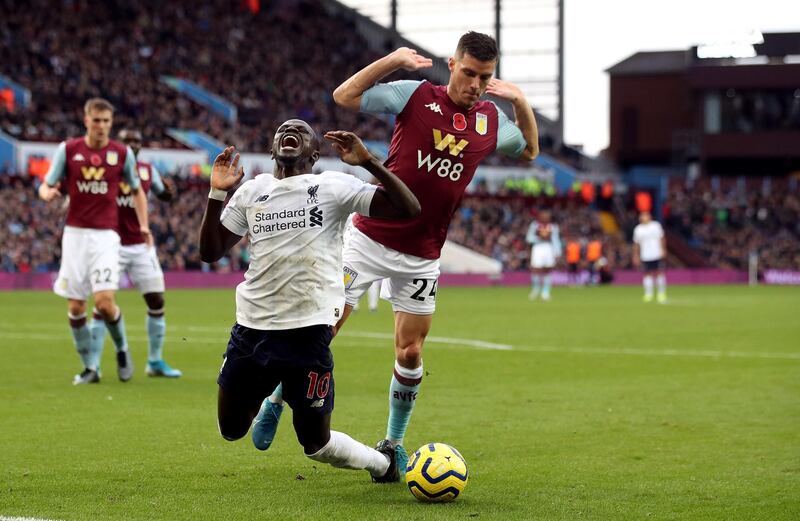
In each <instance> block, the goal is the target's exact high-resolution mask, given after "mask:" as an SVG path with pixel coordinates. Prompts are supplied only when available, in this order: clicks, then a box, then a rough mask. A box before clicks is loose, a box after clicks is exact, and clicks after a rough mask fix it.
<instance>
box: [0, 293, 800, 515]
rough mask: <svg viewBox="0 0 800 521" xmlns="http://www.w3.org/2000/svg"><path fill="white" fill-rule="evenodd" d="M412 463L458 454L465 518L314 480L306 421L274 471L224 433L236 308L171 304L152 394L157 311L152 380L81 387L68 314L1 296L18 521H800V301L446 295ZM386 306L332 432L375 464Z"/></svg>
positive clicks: (136, 311)
mask: <svg viewBox="0 0 800 521" xmlns="http://www.w3.org/2000/svg"><path fill="white" fill-rule="evenodd" d="M438 298H439V302H438V311H437V313H436V316H435V319H434V325H433V330H432V331H431V338H430V339H429V342H428V343H427V345H426V350H425V355H424V360H425V370H426V376H425V379H424V380H423V384H422V389H421V393H420V398H419V400H418V403H417V408H416V410H415V412H414V415H413V417H412V419H411V424H410V428H409V433H408V437H407V446H408V448H409V449H415V448H416V447H418V446H420V445H422V444H423V443H426V442H430V441H441V442H445V443H449V444H451V445H453V446H455V447H456V448H458V449H459V451H461V453H462V454H463V455H464V457H465V458H466V460H467V463H468V465H469V470H470V480H469V484H468V486H467V488H466V490H465V492H464V494H463V495H462V497H460V498H459V499H458V500H457V501H455V502H454V503H451V504H446V505H426V504H421V503H418V502H417V501H416V500H415V499H414V498H413V497H412V496H411V494H410V493H409V492H408V490H407V489H406V487H405V485H403V484H396V485H375V484H372V483H371V482H370V480H369V477H368V475H367V473H366V472H364V471H347V470H338V469H333V468H331V467H327V466H324V465H320V464H316V463H315V462H313V461H311V460H308V459H307V458H305V457H304V456H303V454H302V449H301V448H300V446H299V445H298V443H297V441H296V439H295V437H294V433H293V431H292V428H291V422H289V421H288V415H287V417H285V418H284V422H283V424H282V425H281V428H280V430H279V432H278V437H277V439H276V442H275V444H274V445H273V447H272V448H271V449H270V450H269V451H268V452H266V453H262V452H259V451H257V450H255V449H254V448H253V446H252V444H251V442H250V440H249V437H248V438H245V439H243V440H240V441H238V442H234V443H230V442H226V441H224V440H223V439H222V438H221V437H220V436H219V433H218V432H217V427H216V392H217V387H216V383H215V378H216V375H217V371H218V370H219V366H220V363H221V361H222V359H221V354H222V352H223V351H224V347H225V344H226V340H227V336H228V331H229V328H230V325H231V324H232V322H233V320H234V318H233V317H234V315H233V306H234V292H233V290H232V289H231V290H224V291H223V290H220V291H169V292H168V293H167V320H168V338H167V343H166V346H165V358H166V359H167V360H168V361H169V362H170V363H171V364H173V365H174V366H176V367H178V368H180V369H182V370H183V371H184V377H183V378H181V379H180V380H177V381H168V380H163V379H152V378H147V377H146V376H145V375H144V371H143V369H144V365H145V360H146V351H147V349H146V338H145V332H144V303H143V302H142V300H141V298H140V297H139V295H138V294H136V293H133V292H130V291H125V292H121V293H120V295H119V302H120V304H121V306H122V307H123V311H124V313H125V317H126V321H127V326H128V334H129V339H130V343H131V348H132V349H133V352H134V361H135V363H136V366H137V371H136V375H135V376H134V379H133V380H132V381H131V382H129V383H125V384H123V383H121V382H119V381H118V380H117V378H116V371H115V363H114V360H113V347H112V345H111V341H110V339H107V342H106V351H105V355H104V358H103V369H104V375H103V380H102V382H101V383H100V384H99V385H92V386H82V387H73V386H72V385H71V378H72V375H73V374H75V373H76V372H78V371H79V369H80V367H79V363H78V357H77V356H76V354H75V351H74V348H73V347H72V342H71V338H70V335H69V332H68V326H67V321H66V305H65V302H64V301H62V300H61V299H60V298H58V297H56V296H54V295H52V294H50V293H46V292H10V293H0V339H1V340H0V360H1V361H2V362H1V363H0V517H2V516H18V517H35V518H45V519H59V520H183V519H186V520H206V519H207V520H212V519H220V520H221V519H225V520H255V519H276V520H277V519H279V520H286V519H298V520H309V519H347V520H360V519H376V520H379V519H380V520H390V519H391V520H395V519H396V520H402V521H412V520H428V519H430V520H440V519H502V520H516V519H524V520H528V519H543V520H561V519H563V520H575V519H597V520H609V519H636V520H639V519H658V520H669V519H686V520H704V519H709V520H711V519H713V520H722V519H725V520H737V519H741V520H751V519H764V520H797V519H800V320H799V317H800V315H798V312H799V311H800V291H799V290H797V289H792V288H775V287H772V288H770V287H759V288H754V289H753V288H747V287H672V288H670V298H671V302H670V303H669V304H668V305H664V306H660V305H657V304H643V303H642V302H641V293H640V288H633V287H630V288H622V287H618V288H588V289H566V288H563V289H562V288H556V289H555V291H554V300H553V301H552V302H550V303H542V302H529V301H528V300H527V289H526V288H494V289H463V288H442V289H441V290H440V291H439V293H438ZM391 332H392V316H391V312H390V310H389V307H388V305H387V303H385V302H381V310H380V311H379V312H378V313H376V314H370V313H368V312H366V311H364V310H362V311H360V312H358V313H357V314H355V315H354V316H353V317H352V319H351V320H350V322H349V323H348V324H347V326H346V329H345V331H344V332H343V334H342V335H341V336H340V337H339V338H337V339H336V340H335V341H334V345H333V349H334V356H335V360H336V371H335V376H336V410H335V411H334V415H333V422H332V424H333V427H334V428H335V429H337V430H341V431H344V432H347V433H348V434H350V435H351V436H353V437H354V438H356V439H358V440H360V441H363V442H365V443H367V444H369V445H373V444H374V443H375V442H376V441H378V440H379V439H380V438H382V437H383V434H384V432H385V422H386V409H387V389H388V383H389V378H390V371H391V367H392V363H393V350H392V341H391Z"/></svg>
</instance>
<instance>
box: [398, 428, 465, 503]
mask: <svg viewBox="0 0 800 521" xmlns="http://www.w3.org/2000/svg"><path fill="white" fill-rule="evenodd" d="M468 476H469V473H468V471H467V462H466V461H465V460H464V457H463V456H461V454H460V453H459V452H458V451H457V450H456V449H454V448H453V447H451V446H450V445H445V444H444V443H428V444H426V445H423V446H422V447H420V448H419V450H417V451H416V452H415V453H414V454H412V455H411V458H410V459H409V460H408V467H406V484H407V485H408V489H409V490H411V493H412V494H414V497H416V498H417V499H419V500H420V501H426V502H435V503H446V502H448V501H453V500H454V499H455V498H457V497H458V495H459V494H460V493H461V491H463V490H464V487H466V486H467V478H468Z"/></svg>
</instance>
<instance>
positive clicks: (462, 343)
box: [0, 326, 800, 521]
mask: <svg viewBox="0 0 800 521" xmlns="http://www.w3.org/2000/svg"><path fill="white" fill-rule="evenodd" d="M171 330H178V331H187V330H191V331H195V332H211V331H214V332H219V333H220V337H219V338H215V339H209V338H194V337H189V338H186V342H191V343H194V344H217V345H220V346H221V347H224V346H225V339H226V338H227V333H228V332H227V329H224V328H213V327H195V326H189V327H183V328H178V327H175V328H171ZM223 331H224V334H223ZM340 335H341V336H342V337H346V338H350V339H351V341H356V339H375V340H394V335H393V334H391V333H377V332H370V331H342V332H341V333H340ZM67 338H68V337H67V334H66V333H64V334H61V333H58V334H47V333H26V332H19V331H4V330H1V329H0V339H2V340H5V339H19V340H46V341H66V339H67ZM167 338H168V340H170V341H171V342H181V341H182V339H183V338H185V337H182V336H180V335H170V336H168V337H167ZM128 339H129V340H131V341H134V342H147V340H148V338H147V337H146V336H138V335H129V336H128ZM359 343H361V342H359ZM426 343H432V344H443V345H449V346H454V347H467V348H477V349H489V350H494V351H522V352H529V353H554V354H558V353H562V354H563V353H571V354H585V355H621V356H645V357H647V356H650V357H654V356H655V357H688V358H709V359H722V358H750V359H758V360H800V353H775V352H769V351H765V352H750V351H719V350H703V349H670V348H664V349H652V348H651V349H648V348H628V347H553V346H515V345H511V344H498V343H494V342H486V341H483V340H473V339H468V338H451V337H438V336H429V337H427V338H426ZM375 347H381V346H375ZM0 521H3V520H2V519H0Z"/></svg>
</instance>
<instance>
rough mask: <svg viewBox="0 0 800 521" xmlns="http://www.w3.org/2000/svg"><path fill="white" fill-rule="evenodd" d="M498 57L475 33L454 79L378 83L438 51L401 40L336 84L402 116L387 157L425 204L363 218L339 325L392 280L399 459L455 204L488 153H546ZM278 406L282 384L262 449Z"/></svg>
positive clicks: (270, 404) (349, 103)
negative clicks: (500, 71) (497, 74)
mask: <svg viewBox="0 0 800 521" xmlns="http://www.w3.org/2000/svg"><path fill="white" fill-rule="evenodd" d="M497 56H498V52H497V44H496V42H495V41H494V39H493V38H492V37H490V36H487V35H485V34H480V33H476V32H469V33H467V34H465V35H463V36H462V37H461V39H460V40H459V42H458V45H457V47H456V51H455V54H454V55H453V57H451V58H450V59H449V61H448V65H449V68H450V80H449V82H448V84H447V85H433V84H431V83H429V82H427V81H395V82H391V83H377V84H376V82H378V81H379V80H380V79H381V78H384V77H385V76H387V75H389V74H391V73H393V72H395V71H397V70H399V69H405V70H410V71H414V70H418V69H422V68H425V67H430V66H431V65H432V62H431V60H430V59H428V58H425V57H423V56H420V55H418V54H417V53H416V51H414V50H413V49H409V48H405V47H403V48H400V49H398V50H396V51H394V52H392V53H391V54H389V55H387V56H384V57H383V58H381V59H379V60H377V61H375V62H373V63H372V64H370V65H368V66H367V67H365V68H364V69H362V70H360V71H359V72H357V73H356V74H355V75H353V76H352V77H351V78H349V79H348V80H346V81H345V82H344V83H342V84H341V85H340V86H339V87H337V89H336V90H335V91H334V93H333V97H334V100H335V101H336V103H337V104H339V105H341V106H343V107H346V108H349V109H351V110H360V111H362V112H368V113H373V114H395V115H396V116H397V117H396V120H395V126H394V134H393V135H392V142H391V144H390V147H389V157H388V159H387V161H386V163H385V164H386V167H387V168H389V170H391V171H392V172H394V173H395V174H396V175H397V176H398V177H399V178H400V179H401V180H402V181H403V182H404V183H405V184H406V185H408V187H409V188H410V189H411V191H412V192H414V195H416V196H417V198H418V199H419V202H420V204H421V205H422V214H421V215H420V216H419V217H416V218H414V219H406V220H403V221H398V222H394V221H393V222H390V221H383V220H377V219H373V218H369V217H363V216H358V217H356V219H355V220H354V224H355V226H354V230H353V233H352V236H351V238H350V240H349V241H348V244H347V245H346V247H345V251H344V277H345V290H346V295H347V307H346V308H345V312H344V317H343V318H342V320H341V321H340V322H339V324H338V326H337V327H341V325H342V324H343V323H344V321H345V320H346V319H347V316H348V315H349V314H350V311H351V309H352V306H353V305H354V304H355V303H356V302H357V301H358V299H359V297H360V296H361V295H362V294H363V293H364V291H366V289H367V288H368V287H369V286H370V284H372V282H373V281H374V280H376V279H380V278H384V279H386V280H384V286H383V290H382V296H383V297H384V298H387V300H389V301H390V302H391V304H392V308H393V310H394V312H395V364H394V367H393V370H392V377H391V381H390V385H389V420H388V427H387V431H386V438H387V439H388V440H391V441H392V442H393V443H394V444H395V445H396V446H397V452H398V461H399V462H401V463H405V462H406V461H407V457H408V456H407V454H406V452H405V450H404V449H403V447H402V444H403V438H404V437H405V432H406V428H407V426H408V422H409V419H410V417H411V411H412V409H413V407H414V403H415V401H416V398H417V396H418V393H419V389H420V383H421V381H422V375H423V368H422V346H423V343H424V341H425V337H426V336H427V334H428V331H429V330H430V327H431V322H432V318H433V312H434V310H435V307H436V305H435V303H436V291H437V286H436V284H437V280H438V277H439V256H440V254H441V248H442V245H443V244H444V241H445V238H446V236H447V228H448V226H449V224H450V220H451V218H452V216H453V213H454V212H455V210H456V209H457V208H458V205H459V203H460V201H461V198H462V196H463V194H464V191H465V190H466V188H467V185H468V184H469V182H470V181H471V180H472V176H473V174H474V173H475V169H476V168H477V167H478V165H479V164H480V162H481V161H482V160H483V159H484V158H485V157H487V156H488V155H489V154H491V153H492V152H494V151H495V150H498V151H500V152H502V153H504V154H507V155H509V156H513V157H519V158H522V159H525V160H532V159H533V158H534V157H536V156H537V155H538V153H539V145H538V133H537V129H536V121H535V119H534V115H533V110H532V109H531V107H530V105H529V104H528V102H527V101H526V100H525V97H524V96H523V94H522V92H521V91H520V89H519V88H518V87H517V86H515V85H513V84H511V83H508V82H504V81H500V80H498V79H493V78H492V75H493V74H494V71H495V67H496V65H497ZM484 93H489V94H493V95H495V96H497V97H500V98H504V99H506V100H508V101H510V102H511V104H512V105H513V107H514V115H515V117H516V124H514V123H512V122H511V121H510V120H509V119H508V117H507V116H506V115H505V114H504V113H503V112H502V111H501V110H500V109H499V108H498V107H497V106H496V105H495V104H494V103H492V102H490V101H482V100H481V99H480V97H481V96H482V95H483V94H484ZM279 410H280V398H279V393H275V394H273V395H272V396H271V397H270V398H269V400H267V401H266V402H265V403H264V407H263V409H262V412H261V413H260V414H259V418H257V420H258V421H259V428H258V429H255V430H254V442H256V445H257V446H259V447H260V448H266V447H268V446H269V442H271V440H272V436H273V435H274V432H275V426H276V424H277V423H276V420H277V418H278V414H279ZM262 434H263V436H262ZM257 435H258V436H257ZM401 467H402V468H404V467H405V465H402V466H401Z"/></svg>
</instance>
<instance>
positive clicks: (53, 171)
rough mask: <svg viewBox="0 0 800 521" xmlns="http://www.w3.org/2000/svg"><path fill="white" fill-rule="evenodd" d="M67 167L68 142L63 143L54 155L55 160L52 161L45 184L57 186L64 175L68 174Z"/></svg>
mask: <svg viewBox="0 0 800 521" xmlns="http://www.w3.org/2000/svg"><path fill="white" fill-rule="evenodd" d="M66 166H67V144H66V142H63V141H62V142H61V144H60V145H58V148H56V153H55V154H53V159H52V160H51V161H50V168H49V169H48V170H47V174H46V175H45V177H44V182H45V183H47V185H48V186H55V185H56V183H58V182H59V181H61V179H63V178H64V173H65V172H66V168H65V167H66Z"/></svg>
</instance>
